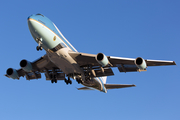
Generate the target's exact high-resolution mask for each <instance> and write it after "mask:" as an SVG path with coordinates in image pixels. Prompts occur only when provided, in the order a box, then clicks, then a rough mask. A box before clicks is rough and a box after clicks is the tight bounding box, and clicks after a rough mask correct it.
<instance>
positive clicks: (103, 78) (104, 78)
mask: <svg viewBox="0 0 180 120" xmlns="http://www.w3.org/2000/svg"><path fill="white" fill-rule="evenodd" d="M101 80H102V82H103V83H104V84H106V80H107V76H105V77H101Z"/></svg>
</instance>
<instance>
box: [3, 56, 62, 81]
mask: <svg viewBox="0 0 180 120" xmlns="http://www.w3.org/2000/svg"><path fill="white" fill-rule="evenodd" d="M30 64H31V66H32V70H31V71H30V72H27V71H25V70H23V69H22V68H20V69H18V70H16V72H15V73H17V76H18V77H16V78H13V79H19V78H20V77H26V79H27V80H31V79H39V78H41V73H45V76H46V80H51V79H52V75H56V77H57V80H64V78H65V74H64V73H63V72H62V71H61V70H60V69H59V68H58V67H57V66H56V65H55V64H53V63H52V62H51V61H50V60H49V58H48V56H47V55H44V56H42V57H41V58H39V59H37V60H35V61H34V62H30ZM5 76H6V77H9V78H11V76H8V75H7V74H6V75H5Z"/></svg>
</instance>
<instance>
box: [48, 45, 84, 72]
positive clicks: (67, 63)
mask: <svg viewBox="0 0 180 120" xmlns="http://www.w3.org/2000/svg"><path fill="white" fill-rule="evenodd" d="M68 51H69V49H68V48H61V49H60V50H58V51H57V52H54V53H51V52H47V54H48V57H49V59H50V60H51V61H52V62H53V63H54V64H55V65H56V66H57V67H59V68H60V69H61V70H62V71H63V72H64V73H65V74H66V75H68V74H73V73H78V74H81V75H83V70H82V69H81V68H80V67H79V65H78V64H77V62H76V61H75V60H74V59H73V58H72V57H71V56H70V55H69V54H68Z"/></svg>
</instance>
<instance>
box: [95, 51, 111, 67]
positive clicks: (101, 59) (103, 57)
mask: <svg viewBox="0 0 180 120" xmlns="http://www.w3.org/2000/svg"><path fill="white" fill-rule="evenodd" d="M96 60H97V62H98V63H99V64H100V65H102V66H103V67H104V66H106V65H108V64H109V60H108V58H107V57H106V55H104V54H103V53H98V54H97V56H96Z"/></svg>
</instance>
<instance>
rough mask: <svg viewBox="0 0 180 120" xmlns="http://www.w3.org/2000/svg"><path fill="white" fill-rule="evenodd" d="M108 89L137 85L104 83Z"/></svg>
mask: <svg viewBox="0 0 180 120" xmlns="http://www.w3.org/2000/svg"><path fill="white" fill-rule="evenodd" d="M104 86H105V88H106V89H117V88H125V87H135V86H136V85H134V84H132V85H128V84H104Z"/></svg>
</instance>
